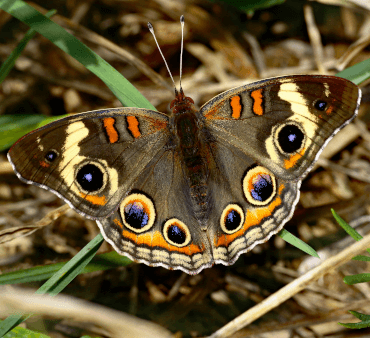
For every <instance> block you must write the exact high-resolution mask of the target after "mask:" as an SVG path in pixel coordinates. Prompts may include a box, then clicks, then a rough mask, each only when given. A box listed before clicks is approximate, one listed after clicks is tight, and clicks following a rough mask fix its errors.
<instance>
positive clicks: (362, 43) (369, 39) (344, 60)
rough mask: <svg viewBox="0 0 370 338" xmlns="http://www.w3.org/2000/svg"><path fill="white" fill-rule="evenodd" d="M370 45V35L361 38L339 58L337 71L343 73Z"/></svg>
mask: <svg viewBox="0 0 370 338" xmlns="http://www.w3.org/2000/svg"><path fill="white" fill-rule="evenodd" d="M369 44H370V34H367V35H365V36H362V37H360V38H359V39H358V40H357V41H355V42H354V43H353V44H352V45H350V46H349V47H348V49H347V50H346V51H345V53H344V54H343V55H342V56H341V57H340V58H339V60H338V65H337V66H336V69H337V70H338V71H342V70H343V69H344V68H346V67H347V65H348V64H349V63H350V62H351V60H352V59H353V58H355V57H356V56H357V55H358V54H360V53H361V52H362V50H363V49H365V48H366V47H367V46H368V45H369Z"/></svg>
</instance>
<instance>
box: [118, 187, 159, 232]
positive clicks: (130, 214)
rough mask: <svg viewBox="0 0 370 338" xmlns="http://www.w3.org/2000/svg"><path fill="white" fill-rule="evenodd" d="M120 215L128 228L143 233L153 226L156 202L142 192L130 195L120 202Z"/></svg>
mask: <svg viewBox="0 0 370 338" xmlns="http://www.w3.org/2000/svg"><path fill="white" fill-rule="evenodd" d="M119 211H120V215H121V217H122V221H123V224H124V225H125V226H126V228H128V229H130V230H131V231H133V232H135V233H141V232H144V231H147V230H149V229H151V228H152V226H153V225H154V221H155V218H156V213H155V210H154V204H153V202H152V201H151V199H150V198H149V197H147V196H146V195H144V194H141V193H134V194H131V195H128V196H127V197H126V198H125V199H124V200H123V201H122V203H121V204H120V207H119Z"/></svg>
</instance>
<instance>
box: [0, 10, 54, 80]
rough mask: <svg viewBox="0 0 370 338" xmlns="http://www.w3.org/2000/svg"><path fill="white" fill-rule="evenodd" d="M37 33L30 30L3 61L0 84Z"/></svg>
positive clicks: (48, 15)
mask: <svg viewBox="0 0 370 338" xmlns="http://www.w3.org/2000/svg"><path fill="white" fill-rule="evenodd" d="M56 12H57V11H56V10H55V9H53V10H51V11H49V12H47V13H46V14H45V16H46V17H47V18H50V17H51V16H52V15H54V14H55V13H56ZM36 33H37V32H36V31H35V30H34V29H32V28H31V29H30V30H29V31H28V32H27V33H26V35H25V36H24V37H23V39H22V40H21V42H20V43H19V44H18V46H17V47H16V48H15V49H14V50H13V51H12V52H11V53H10V55H9V57H8V58H7V59H6V60H5V62H4V63H3V64H2V65H1V67H0V83H2V82H3V81H4V79H5V78H6V77H7V76H8V74H9V72H10V71H11V70H12V68H13V67H14V64H15V61H17V59H18V57H19V56H20V55H21V53H22V52H23V50H24V48H25V47H26V45H27V43H28V42H29V41H30V40H31V39H33V37H34V36H35V34H36Z"/></svg>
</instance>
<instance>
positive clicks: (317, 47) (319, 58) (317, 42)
mask: <svg viewBox="0 0 370 338" xmlns="http://www.w3.org/2000/svg"><path fill="white" fill-rule="evenodd" d="M303 12H304V18H305V20H306V24H307V31H308V36H309V37H310V41H311V45H312V49H313V53H314V56H315V61H316V65H317V68H318V70H319V72H320V73H322V74H326V73H327V70H326V69H325V67H324V62H323V60H324V50H323V46H322V42H321V36H320V31H319V29H318V28H317V26H316V23H315V18H314V15H313V10H312V7H311V6H309V5H305V6H304V7H303Z"/></svg>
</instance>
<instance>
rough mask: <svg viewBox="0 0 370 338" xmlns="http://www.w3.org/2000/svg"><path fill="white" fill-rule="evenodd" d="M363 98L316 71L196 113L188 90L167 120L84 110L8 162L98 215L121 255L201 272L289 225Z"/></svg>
mask: <svg viewBox="0 0 370 338" xmlns="http://www.w3.org/2000/svg"><path fill="white" fill-rule="evenodd" d="M360 98H361V92H360V90H359V89H358V87H357V86H356V85H354V84H353V83H351V82H350V81H347V80H344V79H341V78H337V77H332V76H311V75H295V76H285V77H279V78H273V79H268V80H263V81H259V82H256V83H252V84H249V85H246V86H242V87H238V88H234V89H231V90H229V91H226V92H224V93H221V94H219V95H217V96H216V97H215V98H213V99H212V100H210V101H209V102H207V103H206V104H205V105H203V106H202V107H201V108H200V109H199V110H197V109H196V108H195V106H194V102H193V100H192V99H191V98H188V97H185V95H184V93H183V92H182V91H180V92H179V93H177V95H176V98H175V100H174V101H173V102H172V103H171V109H172V113H171V114H169V115H167V114H164V113H159V112H156V111H151V110H147V109H139V108H115V109H106V110H100V111H93V112H87V113H82V114H76V115H73V116H70V117H67V118H64V119H61V120H59V121H57V122H54V123H52V124H50V125H47V126H45V127H42V128H40V129H37V130H35V131H33V132H31V133H29V134H28V135H26V136H24V137H23V138H22V139H20V140H19V141H18V142H17V143H16V144H15V145H14V146H13V147H12V148H11V149H10V151H9V154H8V157H9V160H10V162H11V163H12V165H13V167H14V169H15V171H16V173H17V175H18V176H19V177H20V178H21V179H22V180H24V181H26V182H27V183H32V184H36V185H39V186H41V187H43V188H46V189H48V190H51V191H53V192H54V193H56V194H57V195H58V196H59V197H61V198H63V199H64V200H65V201H66V202H67V203H69V205H70V206H71V207H73V208H74V209H75V210H76V211H78V212H79V213H81V214H83V215H85V216H87V217H89V218H93V219H96V220H97V223H98V225H99V227H100V229H101V231H102V234H103V236H104V238H105V239H106V240H107V241H108V242H109V243H110V244H111V245H112V246H113V247H114V248H115V250H116V251H118V252H119V253H121V254H123V255H127V256H129V257H130V258H132V259H134V260H136V261H140V262H144V263H146V264H149V265H151V266H164V267H166V268H170V269H181V270H183V271H185V272H187V273H191V274H194V273H198V272H200V271H201V270H202V269H204V268H206V267H210V266H212V265H213V264H215V263H222V264H225V265H230V264H233V263H234V262H235V261H236V259H237V258H238V257H239V255H240V254H241V253H243V252H246V251H249V250H251V249H252V248H253V247H254V246H255V245H257V244H259V243H262V242H265V241H267V240H268V239H269V238H270V237H271V236H272V235H273V234H275V233H277V232H278V231H280V230H281V228H282V227H283V226H284V224H285V223H286V222H287V221H288V220H289V219H290V218H291V216H292V214H293V211H294V207H295V205H296V204H297V202H298V199H299V188H300V185H301V180H302V179H303V177H304V176H305V175H306V174H307V173H308V171H309V170H310V168H312V166H313V164H314V163H315V161H316V160H317V158H318V156H319V154H320V152H321V151H322V149H323V147H324V146H325V144H326V143H327V142H328V141H329V140H330V139H331V138H332V136H333V135H334V134H335V133H336V132H337V131H338V130H339V129H340V128H342V127H343V126H344V125H346V124H347V123H349V122H350V121H351V120H352V119H353V118H354V117H355V115H356V113H357V110H358V106H359V103H360Z"/></svg>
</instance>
